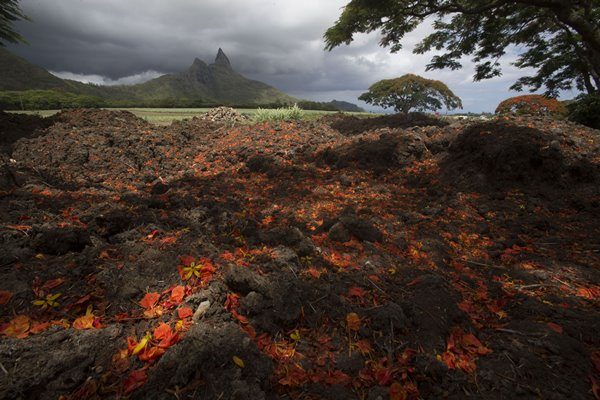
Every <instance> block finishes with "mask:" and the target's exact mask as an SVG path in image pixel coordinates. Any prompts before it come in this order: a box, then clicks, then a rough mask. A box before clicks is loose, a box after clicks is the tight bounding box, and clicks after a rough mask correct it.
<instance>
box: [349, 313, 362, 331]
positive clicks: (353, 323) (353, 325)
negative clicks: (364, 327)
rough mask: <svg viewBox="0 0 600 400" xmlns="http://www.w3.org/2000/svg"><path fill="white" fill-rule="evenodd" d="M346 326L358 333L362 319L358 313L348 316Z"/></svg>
mask: <svg viewBox="0 0 600 400" xmlns="http://www.w3.org/2000/svg"><path fill="white" fill-rule="evenodd" d="M346 325H347V326H348V329H349V330H351V331H357V330H359V329H360V317H359V316H358V314H356V313H350V314H348V315H346Z"/></svg>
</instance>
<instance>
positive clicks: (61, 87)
mask: <svg viewBox="0 0 600 400" xmlns="http://www.w3.org/2000/svg"><path fill="white" fill-rule="evenodd" d="M294 103H298V104H299V105H300V106H301V107H304V108H307V109H324V110H339V111H356V112H361V111H364V110H362V109H361V108H359V107H358V106H356V105H354V104H352V103H348V102H338V101H335V100H334V101H332V102H329V103H318V102H311V101H303V100H300V99H297V98H295V97H292V96H289V95H287V94H285V93H283V92H282V91H280V90H278V89H276V88H274V87H273V86H270V85H267V84H266V83H263V82H259V81H256V80H251V79H248V78H246V77H244V76H243V75H241V74H240V73H238V72H236V71H235V70H234V69H233V67H232V66H231V62H230V61H229V58H228V57H227V56H226V55H225V53H224V52H223V50H222V49H219V51H218V52H217V56H216V58H215V61H214V62H213V63H212V64H206V63H205V62H204V61H202V60H200V59H198V58H196V59H195V60H194V62H193V63H192V65H191V66H190V67H189V68H188V69H186V70H185V71H182V72H178V73H174V74H167V75H163V76H160V77H158V78H155V79H152V80H149V81H147V82H144V83H140V84H135V85H117V86H101V85H95V84H88V83H82V82H77V81H73V80H69V79H61V78H59V77H57V76H55V75H53V74H51V73H50V72H48V71H47V70H45V69H44V68H42V67H39V66H37V65H34V64H32V63H30V62H29V61H27V60H25V59H24V58H22V57H19V56H17V55H15V54H13V53H11V52H10V51H8V50H7V49H5V48H2V47H0V108H2V107H4V108H8V109H22V108H28V109H35V108H39V107H50V108H67V107H79V106H83V107H92V106H97V107H100V106H103V107H104V106H108V107H202V106H212V105H231V106H238V107H239V106H246V107H261V106H262V107H265V106H267V107H270V106H276V105H291V104H294Z"/></svg>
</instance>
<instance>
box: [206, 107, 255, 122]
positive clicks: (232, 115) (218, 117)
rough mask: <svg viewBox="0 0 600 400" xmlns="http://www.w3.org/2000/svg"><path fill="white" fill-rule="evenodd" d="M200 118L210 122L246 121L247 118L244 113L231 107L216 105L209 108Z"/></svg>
mask: <svg viewBox="0 0 600 400" xmlns="http://www.w3.org/2000/svg"><path fill="white" fill-rule="evenodd" d="M200 118H201V119H202V120H205V121H211V122H228V123H232V122H234V123H235V122H246V121H248V120H249V118H248V117H247V116H246V115H243V114H240V113H239V112H237V111H236V110H235V109H233V108H231V107H217V108H211V109H210V110H208V112H207V113H206V114H204V115H202V117H200Z"/></svg>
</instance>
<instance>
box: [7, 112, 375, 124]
mask: <svg viewBox="0 0 600 400" xmlns="http://www.w3.org/2000/svg"><path fill="white" fill-rule="evenodd" d="M108 110H124V111H129V112H131V113H133V114H135V115H136V116H138V117H140V118H143V119H145V120H146V121H148V122H150V123H152V124H156V125H170V124H171V123H172V122H173V121H181V120H183V119H189V118H193V117H201V116H202V114H204V113H205V112H207V111H208V110H209V108H108ZM59 111H60V110H35V111H8V112H14V113H22V114H33V115H39V116H40V117H49V116H52V115H54V114H56V113H57V112H59ZM237 111H238V112H240V113H242V114H245V115H247V116H249V117H250V118H252V120H254V121H256V120H257V119H256V117H255V116H256V114H259V113H270V112H273V111H278V110H268V109H260V108H259V109H246V108H238V109H237ZM300 112H301V117H300V119H302V120H316V119H319V118H321V117H322V116H324V115H331V114H335V113H337V111H322V110H300ZM344 114H348V115H356V116H363V117H377V116H379V115H380V114H371V113H354V112H346V113H344Z"/></svg>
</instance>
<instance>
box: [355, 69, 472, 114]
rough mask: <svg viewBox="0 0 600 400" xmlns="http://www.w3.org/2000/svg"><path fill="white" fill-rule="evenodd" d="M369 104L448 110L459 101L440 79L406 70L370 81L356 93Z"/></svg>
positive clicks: (459, 104)
mask: <svg viewBox="0 0 600 400" xmlns="http://www.w3.org/2000/svg"><path fill="white" fill-rule="evenodd" d="M359 99H360V100H363V101H365V102H367V103H369V104H373V105H376V106H380V107H383V108H392V107H393V108H394V109H395V110H396V111H398V112H402V113H407V112H409V111H411V110H416V111H426V110H432V111H435V110H439V109H441V108H443V107H446V108H447V109H449V110H453V109H456V108H462V102H461V100H460V98H459V97H457V96H456V95H455V94H454V93H452V91H451V90H450V89H449V88H448V86H446V85H445V84H444V83H443V82H440V81H436V80H432V79H425V78H423V77H421V76H418V75H413V74H407V75H404V76H401V77H399V78H395V79H384V80H382V81H379V82H377V83H375V84H373V85H372V86H371V87H370V88H369V91H368V92H366V93H363V94H362V95H361V96H360V97H359Z"/></svg>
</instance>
